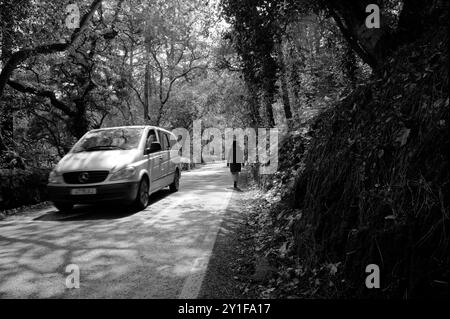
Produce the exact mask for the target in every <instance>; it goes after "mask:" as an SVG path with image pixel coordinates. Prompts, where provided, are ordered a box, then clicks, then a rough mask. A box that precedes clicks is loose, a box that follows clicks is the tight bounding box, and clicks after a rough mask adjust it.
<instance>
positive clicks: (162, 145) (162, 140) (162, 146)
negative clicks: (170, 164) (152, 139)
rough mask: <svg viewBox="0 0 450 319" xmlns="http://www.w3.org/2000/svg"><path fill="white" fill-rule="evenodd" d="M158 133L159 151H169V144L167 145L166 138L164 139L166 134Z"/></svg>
mask: <svg viewBox="0 0 450 319" xmlns="http://www.w3.org/2000/svg"><path fill="white" fill-rule="evenodd" d="M158 133H159V140H160V141H161V142H160V143H161V149H162V150H164V151H166V150H169V149H170V144H169V143H168V140H167V137H166V133H164V132H162V131H158Z"/></svg>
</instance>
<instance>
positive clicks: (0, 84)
mask: <svg viewBox="0 0 450 319" xmlns="http://www.w3.org/2000/svg"><path fill="white" fill-rule="evenodd" d="M101 3H102V0H94V1H93V2H92V4H91V6H90V8H89V11H88V12H87V13H86V14H85V15H84V16H83V17H82V18H81V20H80V27H79V28H77V29H76V30H75V31H74V32H73V34H72V36H71V39H70V42H66V43H52V44H45V45H40V46H37V47H35V48H31V49H26V48H25V49H21V50H19V51H17V52H14V53H13V54H12V55H11V57H10V58H9V59H8V62H6V64H5V66H4V68H3V69H2V72H1V73H0V98H1V97H2V96H3V91H4V89H5V86H6V84H7V83H8V80H9V78H10V77H11V75H12V73H13V72H14V70H15V69H16V68H17V67H18V65H19V64H20V63H22V62H24V61H26V60H27V59H28V58H30V57H33V56H36V55H39V54H52V53H56V52H63V51H66V50H68V49H70V48H71V47H72V46H73V45H74V44H76V43H77V42H78V41H79V39H80V38H81V36H82V34H83V33H84V31H85V30H86V29H87V27H88V25H89V22H90V20H91V19H92V16H93V15H94V13H95V11H97V9H98V8H99V7H100V5H101Z"/></svg>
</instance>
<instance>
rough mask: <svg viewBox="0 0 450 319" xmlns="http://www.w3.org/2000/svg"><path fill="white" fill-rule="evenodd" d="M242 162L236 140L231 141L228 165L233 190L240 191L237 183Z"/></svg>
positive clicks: (240, 151) (241, 155)
mask: <svg viewBox="0 0 450 319" xmlns="http://www.w3.org/2000/svg"><path fill="white" fill-rule="evenodd" d="M242 162H243V154H242V150H241V148H240V147H239V145H238V144H237V142H236V139H234V140H233V147H232V150H231V151H230V152H229V153H228V165H229V166H230V172H231V175H232V176H233V188H234V189H235V190H238V191H239V190H240V188H239V187H238V182H239V173H240V172H241V168H242Z"/></svg>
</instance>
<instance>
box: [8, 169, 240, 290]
mask: <svg viewBox="0 0 450 319" xmlns="http://www.w3.org/2000/svg"><path fill="white" fill-rule="evenodd" d="M231 184H232V181H231V176H230V174H229V172H228V169H227V167H226V165H225V164H224V163H219V164H212V165H208V166H203V167H201V168H198V169H195V170H192V171H189V172H183V174H182V179H181V183H180V191H179V192H178V193H175V194H171V193H169V191H168V190H162V191H160V192H158V193H155V194H154V195H152V197H151V200H150V201H151V203H150V205H149V207H147V209H145V210H144V211H140V212H135V211H132V210H131V209H129V208H127V207H121V206H119V205H115V206H109V207H88V206H83V207H77V208H76V209H75V211H74V212H73V213H71V214H70V215H62V214H61V213H59V212H58V211H57V210H56V209H54V208H49V209H45V210H41V211H36V212H29V213H28V214H22V215H20V216H17V217H13V218H8V219H6V220H4V221H0V298H196V297H197V295H198V293H199V290H200V286H201V283H202V280H203V277H204V274H205V271H206V268H207V264H208V260H209V257H210V255H211V251H212V248H213V246H214V242H215V239H216V235H217V231H218V229H219V227H220V223H221V221H222V218H223V215H224V212H225V211H226V209H227V206H228V204H229V201H230V198H231V194H232V192H233V191H232V190H231V189H229V187H230V185H231ZM71 264H74V265H76V266H77V267H78V268H79V270H80V287H79V288H78V289H77V288H67V286H66V279H67V278H68V276H69V275H71V274H72V277H73V276H74V274H75V273H76V272H74V271H73V270H70V269H66V267H67V266H68V265H71ZM66 271H68V272H66ZM72 277H69V279H70V280H69V281H70V282H74V281H72Z"/></svg>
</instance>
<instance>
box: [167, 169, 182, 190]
mask: <svg viewBox="0 0 450 319" xmlns="http://www.w3.org/2000/svg"><path fill="white" fill-rule="evenodd" d="M169 189H170V191H171V192H172V193H175V192H178V190H179V189H180V171H179V170H176V171H175V176H174V177H173V182H172V184H170V185H169Z"/></svg>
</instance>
